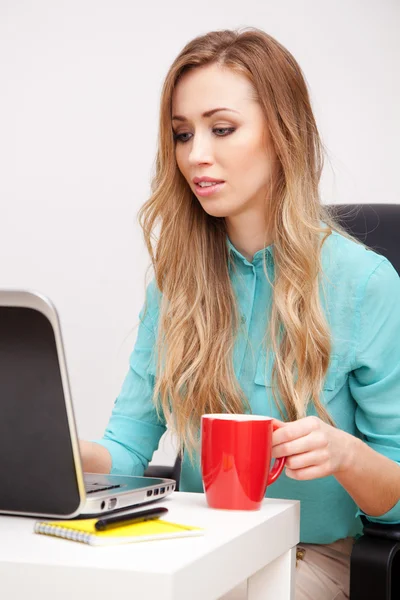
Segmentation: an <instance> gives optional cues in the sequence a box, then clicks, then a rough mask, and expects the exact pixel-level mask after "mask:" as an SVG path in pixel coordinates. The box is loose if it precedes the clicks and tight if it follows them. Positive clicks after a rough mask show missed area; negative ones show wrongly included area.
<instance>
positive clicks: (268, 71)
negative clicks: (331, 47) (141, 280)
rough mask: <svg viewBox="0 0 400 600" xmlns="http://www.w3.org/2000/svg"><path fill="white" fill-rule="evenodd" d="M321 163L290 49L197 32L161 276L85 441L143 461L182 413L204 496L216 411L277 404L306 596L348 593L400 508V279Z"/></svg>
mask: <svg viewBox="0 0 400 600" xmlns="http://www.w3.org/2000/svg"><path fill="white" fill-rule="evenodd" d="M321 168H322V152H321V142H320V138H319V135H318V130H317V127H316V124H315V120H314V117H313V113H312V109H311V105H310V99H309V95H308V91H307V87H306V84H305V81H304V78H303V75H302V73H301V70H300V68H299V66H298V64H297V63H296V61H295V59H294V58H293V56H292V55H291V54H290V53H289V52H288V51H287V50H286V49H285V48H283V47H282V46H281V45H280V44H279V43H278V42H277V41H276V40H274V39H273V38H272V37H270V36H269V35H267V34H266V33H264V32H263V31H260V30H257V29H246V30H243V31H240V32H237V31H217V32H211V33H209V34H207V35H204V36H202V37H198V38H196V39H194V40H193V41H191V42H190V43H188V44H187V45H186V47H185V48H184V49H183V50H182V52H181V53H180V54H179V56H178V57H177V58H176V60H175V61H174V63H173V64H172V66H171V68H170V70H169V72H168V74H167V77H166V79H165V83H164V86H163V90H162V96H161V107H160V124H159V147H158V155H157V163H156V173H155V177H154V180H153V185H152V195H151V198H150V199H149V200H148V201H147V202H146V203H145V204H144V206H143V207H142V209H141V211H140V221H141V224H142V227H143V231H144V236H145V240H146V244H147V247H148V251H149V253H150V257H151V261H152V264H153V267H154V273H155V278H154V280H153V281H152V282H151V283H150V285H149V286H148V288H147V298H146V302H145V306H144V308H143V310H142V312H141V314H140V326H139V331H138V337H137V341H136V345H135V348H134V350H133V353H132V356H131V360H130V370H129V373H128V375H127V377H126V380H125V382H124V384H123V387H122V390H121V393H120V395H119V397H118V398H117V400H116V403H115V406H114V409H113V413H112V416H111V419H110V422H109V425H108V427H107V429H106V432H105V434H104V437H103V438H102V439H101V440H98V441H96V442H82V453H83V463H84V468H85V470H86V471H98V472H110V471H111V472H113V473H124V474H129V475H130V474H133V475H141V474H142V473H143V471H144V469H145V468H146V466H147V464H148V462H149V461H150V460H151V457H152V454H153V452H154V450H155V449H156V448H157V445H158V442H159V439H160V437H161V435H162V434H163V433H164V431H165V428H166V425H167V424H168V425H169V426H170V427H171V428H172V429H173V430H174V431H175V432H176V433H177V435H178V438H179V440H180V443H181V446H182V448H183V449H184V458H183V465H182V474H181V481H180V486H181V490H184V491H192V492H202V490H203V488H202V484H201V476H200V469H199V453H198V451H199V447H198V440H199V424H200V417H201V415H202V414H203V413H212V412H225V411H226V412H246V411H251V412H253V413H255V414H262V415H270V416H273V417H274V418H275V419H276V420H277V422H278V423H279V425H280V427H279V428H278V430H277V431H276V432H275V434H274V440H273V443H274V455H275V456H276V457H278V456H288V460H287V467H286V472H285V475H283V476H282V477H281V478H280V479H279V480H278V481H277V483H275V484H274V485H273V486H272V487H270V488H269V489H268V495H269V496H273V497H279V498H296V499H299V500H300V501H301V542H302V543H301V547H302V548H303V549H304V550H305V552H300V553H299V556H300V557H301V558H302V560H299V561H298V567H297V591H296V593H297V595H296V598H297V600H300V599H305V598H313V599H323V600H330V599H332V600H333V599H334V598H335V599H336V600H339V599H341V598H348V588H349V557H350V553H351V546H352V543H353V539H354V536H355V535H356V534H357V531H359V516H358V515H360V514H365V515H368V517H369V518H371V519H372V520H378V521H382V522H400V503H399V498H400V467H399V464H398V462H399V461H400V401H399V399H400V345H399V343H398V340H399V339H400V311H399V308H398V299H399V298H400V281H399V277H398V275H397V273H396V272H395V270H394V268H393V267H392V266H391V264H390V263H389V262H388V261H387V260H386V259H385V258H383V257H381V256H379V255H378V254H376V253H374V252H372V251H370V250H368V249H367V248H365V247H364V246H363V245H361V244H358V243H356V242H355V241H354V240H352V239H351V238H349V237H348V236H346V235H344V234H343V232H341V231H340V229H339V228H338V226H337V225H335V223H334V222H333V221H332V219H331V218H330V216H329V215H328V214H327V213H326V211H325V209H324V208H323V206H322V205H321V203H320V198H319V193H318V184H319V179H320V175H321ZM155 231H157V235H158V238H156V236H155Z"/></svg>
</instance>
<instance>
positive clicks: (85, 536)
mask: <svg viewBox="0 0 400 600" xmlns="http://www.w3.org/2000/svg"><path fill="white" fill-rule="evenodd" d="M97 520H98V519H82V520H80V521H38V522H37V523H36V524H35V529H34V531H35V533H41V534H43V535H53V536H55V537H59V538H64V539H67V540H72V541H74V542H82V543H83V544H90V545H91V546H105V545H111V544H128V543H132V542H146V541H150V540H165V539H172V538H180V537H190V536H198V535H203V534H204V530H203V529H201V528H200V527H192V526H189V525H181V524H179V523H169V522H168V521H163V520H161V519H153V520H151V521H143V522H141V523H134V524H132V525H121V527H118V528H114V529H110V530H109V531H97V530H96V529H95V527H94V524H95V523H96V521H97Z"/></svg>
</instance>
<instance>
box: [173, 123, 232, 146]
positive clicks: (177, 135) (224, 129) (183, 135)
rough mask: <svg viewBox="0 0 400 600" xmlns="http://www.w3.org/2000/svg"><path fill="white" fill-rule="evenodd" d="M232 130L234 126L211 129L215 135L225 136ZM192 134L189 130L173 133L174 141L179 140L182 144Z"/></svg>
mask: <svg viewBox="0 0 400 600" xmlns="http://www.w3.org/2000/svg"><path fill="white" fill-rule="evenodd" d="M234 131H236V127H214V128H213V130H212V132H213V133H214V135H216V136H217V137H226V136H227V135H230V134H231V133H233V132H234ZM192 135H193V134H192V133H189V132H185V133H173V137H174V141H175V142H181V143H183V144H184V143H185V142H188V141H189V140H190V138H191V137H192Z"/></svg>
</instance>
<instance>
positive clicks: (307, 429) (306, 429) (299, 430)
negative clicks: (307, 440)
mask: <svg viewBox="0 0 400 600" xmlns="http://www.w3.org/2000/svg"><path fill="white" fill-rule="evenodd" d="M320 426H321V421H320V419H318V417H305V418H304V419H299V420H298V421H292V422H291V423H285V424H284V426H283V427H280V428H279V429H277V430H276V431H275V432H274V435H273V445H274V446H277V445H278V444H283V443H284V442H290V441H292V440H295V439H296V438H300V437H303V436H305V435H308V434H309V433H311V432H312V431H317V430H318V429H320Z"/></svg>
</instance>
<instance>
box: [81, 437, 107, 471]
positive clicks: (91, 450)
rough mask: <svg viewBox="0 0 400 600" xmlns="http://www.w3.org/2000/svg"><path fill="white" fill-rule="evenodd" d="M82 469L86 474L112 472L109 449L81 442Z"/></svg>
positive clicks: (94, 443)
mask: <svg viewBox="0 0 400 600" xmlns="http://www.w3.org/2000/svg"><path fill="white" fill-rule="evenodd" d="M79 450H80V453H81V460H82V468H83V471H84V473H106V474H107V473H109V472H110V471H111V455H110V453H109V451H108V450H107V448H104V446H101V445H100V444H96V442H87V441H85V440H79Z"/></svg>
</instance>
